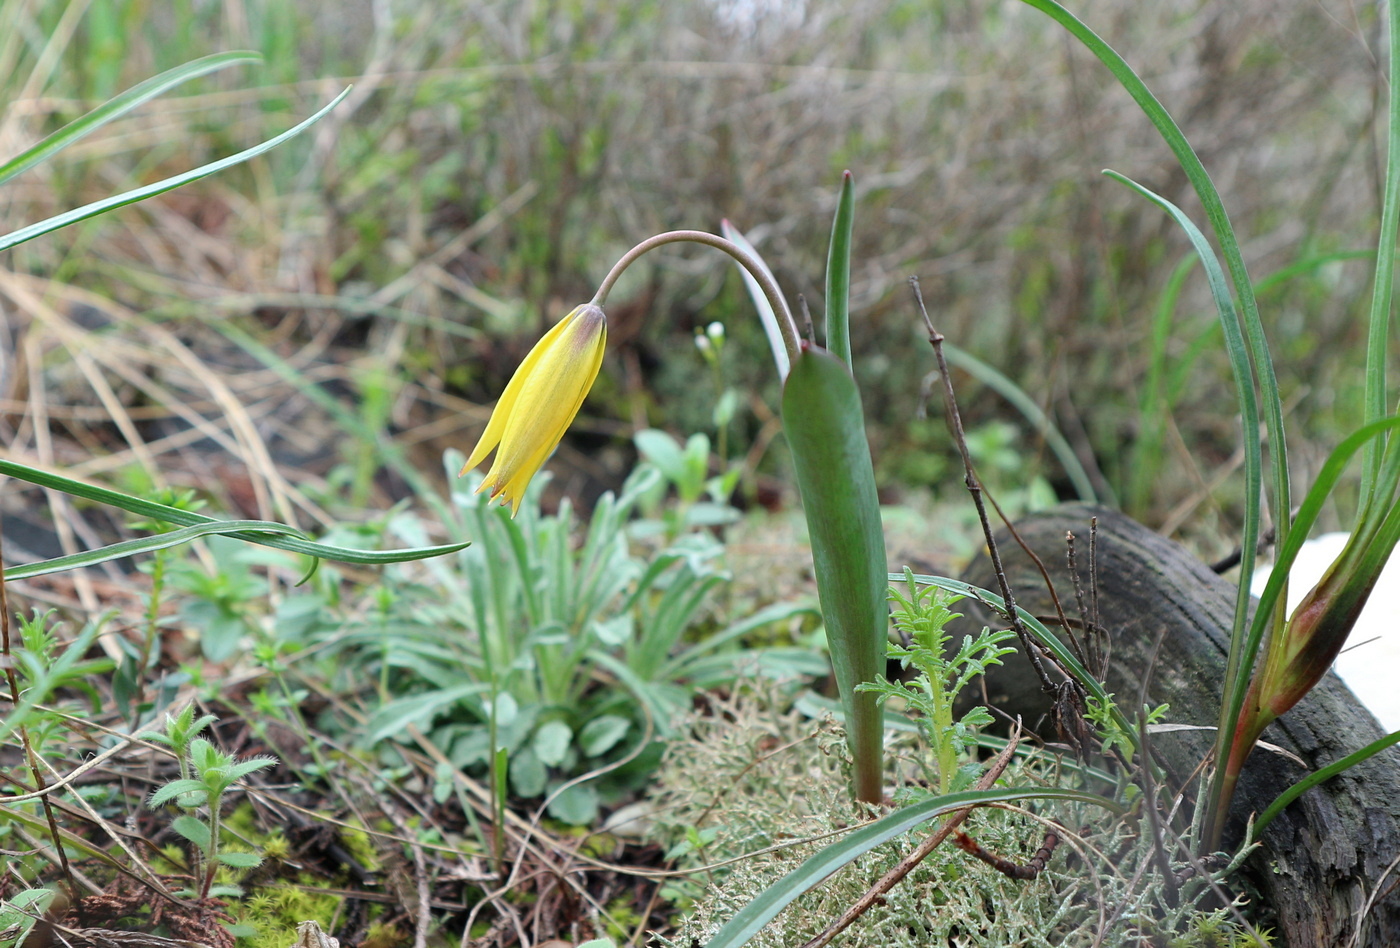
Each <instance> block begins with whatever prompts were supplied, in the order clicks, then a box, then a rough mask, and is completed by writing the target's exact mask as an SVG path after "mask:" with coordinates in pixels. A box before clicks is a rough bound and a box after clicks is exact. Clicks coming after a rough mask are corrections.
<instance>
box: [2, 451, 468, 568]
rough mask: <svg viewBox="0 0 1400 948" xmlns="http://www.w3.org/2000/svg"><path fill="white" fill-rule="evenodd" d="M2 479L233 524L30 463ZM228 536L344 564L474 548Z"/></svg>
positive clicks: (185, 519)
mask: <svg viewBox="0 0 1400 948" xmlns="http://www.w3.org/2000/svg"><path fill="white" fill-rule="evenodd" d="M0 476H6V477H13V478H16V479H18V480H21V481H27V482H28V483H30V484H38V485H39V486H40V487H48V488H52V489H53V490H60V491H63V492H64V493H65V494H71V495H73V496H74V497H82V498H83V499H84V500H91V501H95V502H97V503H99V504H107V505H108V506H111V507H116V508H118V509H119V510H125V511H127V512H129V513H134V514H137V515H138V516H142V517H148V518H150V519H151V520H159V521H160V522H162V523H176V524H180V525H181V526H185V527H194V526H203V525H206V524H224V523H228V522H229V521H226V520H216V519H215V518H213V517H206V516H205V515H204V514H199V513H194V512H193V511H190V510H180V509H179V508H178V507H168V506H166V505H165V504H158V503H155V502H154V501H150V500H144V499H142V498H140V497H133V496H131V495H130V494H123V493H121V492H120V491H115V490H109V489H107V488H105V487H96V486H94V485H92V484H84V483H83V482H82V481H75V480H73V479H72V478H68V477H63V476H62V475H59V474H50V473H48V472H47V471H41V470H39V469H38V468H34V467H30V466H28V465H27V464H16V463H15V462H14V461H5V460H0ZM217 532H223V531H217ZM228 535H229V536H231V537H233V538H234V539H237V540H244V541H246V542H248V543H259V544H262V545H263V546H271V547H276V548H277V549H279V550H287V551H288V552H290V553H304V554H306V555H307V556H316V557H320V558H322V559H327V560H336V561H338V562H342V563H361V564H365V565H369V566H382V565H384V564H386V563H403V562H406V561H408V560H421V559H425V558H427V557H429V556H442V555H443V554H445V553H456V552H457V551H458V550H461V549H465V548H466V547H468V546H470V545H471V544H469V543H450V544H448V545H446V546H426V547H418V548H416V549H409V550H383V551H375V550H356V549H352V548H350V547H343V546H331V545H329V544H325V543H315V542H313V541H311V540H303V539H300V538H299V537H294V536H290V537H289V536H279V535H278V534H276V533H266V532H261V531H239V532H236V533H230V534H228ZM7 578H8V577H7Z"/></svg>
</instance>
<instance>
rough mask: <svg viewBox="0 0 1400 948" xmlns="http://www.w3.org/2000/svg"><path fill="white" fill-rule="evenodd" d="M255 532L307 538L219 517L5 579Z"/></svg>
mask: <svg viewBox="0 0 1400 948" xmlns="http://www.w3.org/2000/svg"><path fill="white" fill-rule="evenodd" d="M254 532H256V533H269V534H277V533H280V534H283V535H286V536H295V537H300V538H301V539H306V537H305V536H304V535H303V534H302V532H301V531H300V530H296V529H294V528H292V527H289V526H287V525H286V524H285V523H274V522H273V521H271V520H220V521H216V522H214V523H205V524H200V525H199V526H195V527H184V528H182V529H179V530H172V531H171V532H169V533H157V534H155V535H153V536H148V537H140V538H138V539H135V540H123V541H122V542H120V543H113V544H111V545H109V546H104V547H100V548H98V549H96V550H85V551H83V552H82V553H74V554H72V555H71V556H58V557H55V558H53V559H51V560H41V561H39V562H37V563H25V564H24V565H22V566H9V567H6V568H5V579H6V580H11V579H28V578H29V577H31V576H44V575H46V574H48V573H61V572H63V571H64V570H68V569H79V568H81V567H84V566H96V565H97V564H98V563H106V562H108V561H110V560H119V559H121V558H122V557H125V556H139V555H141V554H142V553H153V552H155V551H156V550H165V549H169V548H170V547H172V546H179V545H180V544H182V543H189V542H190V541H191V540H197V539H199V538H200V537H207V536H214V535H218V534H222V535H233V534H239V533H254Z"/></svg>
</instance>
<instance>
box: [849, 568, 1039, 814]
mask: <svg viewBox="0 0 1400 948" xmlns="http://www.w3.org/2000/svg"><path fill="white" fill-rule="evenodd" d="M904 581H905V583H906V584H907V587H908V595H907V596H905V595H903V594H901V593H900V591H899V589H898V588H896V587H894V586H891V587H890V602H892V603H894V610H893V612H894V621H895V626H896V628H898V629H899V631H900V632H901V633H902V635H903V637H904V638H905V640H906V641H908V643H909V644H908V645H900V644H891V645H890V647H889V654H890V656H891V657H893V658H898V659H899V660H900V661H901V662H902V663H903V665H904V667H905V668H910V669H913V670H914V671H916V672H918V675H917V677H915V678H914V679H913V680H912V681H907V682H906V681H890V680H888V679H886V678H883V677H881V678H879V679H878V680H876V681H875V682H873V683H869V684H863V685H860V686H858V688H857V690H859V691H868V692H874V693H875V694H877V695H879V696H880V698H879V700H880V701H881V702H882V703H883V702H884V701H886V700H888V699H889V698H891V697H895V696H897V697H899V698H902V699H903V700H904V702H905V703H906V705H907V706H908V707H909V708H910V709H911V710H913V711H916V712H918V713H919V715H920V720H919V725H920V728H921V729H922V731H923V733H924V736H925V738H926V739H927V740H928V742H929V745H930V746H931V747H932V748H933V752H934V760H935V761H936V763H937V767H938V773H937V775H936V780H937V786H938V792H939V793H940V794H946V793H956V792H958V791H960V790H966V789H967V788H968V787H970V786H971V785H972V781H973V780H974V779H975V777H976V775H977V769H978V766H977V762H976V761H975V760H974V761H971V762H970V763H967V764H963V763H962V761H963V758H964V755H965V754H966V753H967V751H968V749H969V748H972V747H974V746H976V744H977V732H978V730H979V729H980V728H983V727H986V726H987V725H988V724H991V723H992V716H991V715H990V714H988V713H987V709H986V708H984V707H982V706H981V705H978V706H977V707H975V708H972V709H971V710H969V711H968V712H967V713H966V714H964V715H963V716H962V717H961V718H960V719H958V720H956V721H955V720H954V719H953V703H954V702H955V701H956V700H957V697H958V693H959V692H961V691H962V689H963V688H964V687H966V685H967V684H968V682H970V681H971V680H972V679H973V678H975V677H976V676H978V675H980V674H982V673H984V672H985V671H986V670H987V669H988V668H990V667H991V666H992V665H1000V664H1001V657H1002V656H1003V655H1008V654H1011V653H1012V652H1015V651H1016V650H1015V649H1014V648H1010V647H1007V646H1003V645H1002V644H1001V643H1002V642H1005V641H1006V640H1007V639H1011V638H1015V633H1014V632H1012V631H1011V630H1010V629H998V630H997V631H995V632H994V631H991V630H989V629H983V630H982V632H981V634H979V635H978V636H977V637H976V638H973V637H972V636H970V635H965V636H963V640H962V645H961V646H959V648H958V650H957V652H955V653H954V654H953V655H952V656H951V657H950V656H949V655H948V653H947V646H948V643H949V640H950V639H951V636H950V635H949V634H948V633H947V632H946V631H945V630H944V627H945V626H946V625H947V624H948V623H949V622H951V621H952V620H953V619H955V618H959V614H958V613H955V612H953V611H951V610H950V609H949V608H948V607H949V606H951V605H952V604H953V603H955V602H957V601H958V599H960V598H961V597H960V596H954V595H952V594H949V593H945V592H943V591H942V590H939V589H937V588H935V587H932V586H924V587H922V588H921V587H920V586H919V584H918V581H917V580H915V578H914V573H913V571H912V570H910V569H909V568H908V567H905V570H904Z"/></svg>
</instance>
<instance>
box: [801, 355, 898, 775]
mask: <svg viewBox="0 0 1400 948" xmlns="http://www.w3.org/2000/svg"><path fill="white" fill-rule="evenodd" d="M782 411H783V430H784V432H785V433H786V434H787V440H788V446H789V447H790V448H791V450H792V459H793V467H794V469H795V472H796V475H797V485H798V489H799V490H800V491H801V493H802V507H803V509H804V511H805V512H806V514H807V532H808V534H809V536H810V538H811V544H812V565H813V568H814V571H815V574H816V579H817V590H818V593H819V595H820V597H821V610H822V619H823V621H824V622H825V624H826V636H827V643H828V645H829V647H830V649H831V663H832V665H833V667H834V668H835V671H836V684H837V687H838V688H839V689H840V692H841V703H842V705H843V707H844V708H845V711H846V740H847V742H848V743H849V745H850V748H851V753H852V755H853V756H854V757H855V782H856V785H855V794H856V797H857V799H860V800H866V801H869V802H878V801H879V800H880V796H881V738H882V734H883V732H882V729H881V719H880V711H879V707H878V705H877V702H876V695H874V694H872V693H870V692H861V693H857V691H856V685H858V684H860V683H861V682H865V681H874V680H875V676H876V675H878V674H880V673H881V672H883V671H884V662H885V644H886V629H887V627H888V624H889V612H888V609H887V608H886V605H885V592H886V588H887V584H886V580H885V576H886V573H887V568H886V564H885V535H884V530H883V529H882V528H881V525H880V502H879V499H878V498H877V496H876V494H875V470H874V467H873V466H872V465H871V462H870V446H869V444H867V442H866V439H865V418H864V415H863V413H862V411H861V403H860V392H859V391H858V390H857V389H856V382H855V379H854V378H853V377H852V376H851V373H850V370H849V369H847V368H846V365H845V363H843V362H841V361H840V360H839V359H837V358H836V357H835V356H833V355H832V354H831V353H829V352H827V351H826V350H825V349H819V348H816V347H810V346H809V347H805V348H804V349H803V351H802V353H801V355H799V356H798V358H797V360H796V361H795V362H794V363H793V366H792V371H791V372H790V373H789V374H788V377H787V382H786V384H785V385H784V386H783V408H782Z"/></svg>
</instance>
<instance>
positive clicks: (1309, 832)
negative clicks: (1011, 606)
mask: <svg viewBox="0 0 1400 948" xmlns="http://www.w3.org/2000/svg"><path fill="white" fill-rule="evenodd" d="M1090 517H1097V518H1098V536H1097V559H1096V568H1097V581H1098V590H1099V600H1098V601H1099V620H1100V624H1101V625H1103V626H1104V627H1106V628H1107V629H1108V631H1109V638H1110V641H1111V643H1112V651H1111V656H1110V661H1109V670H1108V675H1107V687H1108V690H1109V691H1110V692H1112V693H1114V694H1116V695H1117V698H1118V701H1119V703H1120V705H1121V706H1122V707H1124V708H1125V709H1133V708H1136V707H1137V706H1139V705H1140V704H1141V703H1143V702H1147V703H1149V704H1151V705H1153V706H1156V705H1158V704H1161V703H1164V702H1165V703H1169V704H1170V705H1171V711H1170V713H1169V714H1168V716H1167V719H1168V720H1169V721H1171V722H1174V723H1180V724H1192V725H1209V726H1214V725H1215V723H1216V715H1217V713H1218V708H1219V701H1220V694H1221V685H1222V681H1223V678H1224V669H1225V656H1226V652H1227V650H1228V646H1229V628H1230V624H1231V620H1232V617H1233V614H1234V597H1235V587H1234V584H1233V583H1232V582H1230V581H1228V580H1226V579H1224V578H1222V577H1220V576H1218V575H1216V574H1215V573H1213V572H1211V570H1210V569H1209V568H1207V567H1206V566H1205V565H1204V564H1202V563H1201V562H1200V561H1199V560H1197V559H1196V558H1195V557H1193V556H1192V555H1191V554H1190V553H1189V552H1188V551H1187V550H1186V549H1185V548H1184V547H1182V546H1180V545H1179V544H1177V543H1174V542H1172V541H1170V540H1167V539H1165V538H1163V537H1160V536H1158V535H1157V534H1155V533H1153V532H1151V531H1150V530H1148V529H1147V528H1145V527H1143V526H1141V525H1140V524H1138V523H1136V522H1134V521H1133V520H1132V519H1130V518H1128V517H1126V516H1125V515H1123V514H1121V513H1117V512H1115V511H1112V510H1108V509H1106V508H1097V507H1088V506H1085V505H1067V506H1065V507H1061V508H1058V509H1056V510H1054V511H1051V512H1047V513H1044V514H1038V515H1035V516H1033V517H1030V518H1028V519H1026V520H1025V521H1023V522H1021V523H1018V524H1017V530H1018V532H1019V533H1020V534H1021V536H1022V537H1023V539H1024V540H1025V541H1026V543H1027V545H1029V546H1030V547H1031V549H1033V550H1035V552H1036V554H1037V555H1038V556H1039V557H1040V559H1041V560H1042V561H1043V562H1044V564H1045V566H1046V568H1047V569H1048V570H1049V572H1050V575H1051V577H1052V579H1053V581H1054V584H1055V586H1056V589H1057V591H1058V594H1059V596H1060V599H1061V601H1062V603H1063V605H1064V609H1065V612H1066V614H1067V615H1069V616H1071V617H1076V616H1077V614H1078V612H1077V609H1076V607H1075V599H1074V587H1073V584H1072V583H1071V581H1070V579H1069V570H1068V566H1067V564H1066V557H1065V534H1066V532H1067V531H1073V532H1074V533H1075V535H1076V538H1077V540H1076V559H1077V561H1078V563H1079V568H1080V571H1081V573H1083V572H1084V571H1085V570H1086V569H1087V562H1088V532H1089V519H1090ZM998 543H999V546H1000V549H1001V554H1002V557H1003V560H1004V561H1005V564H1006V569H1007V575H1008V577H1009V579H1010V580H1011V584H1012V589H1013V590H1014V591H1015V593H1016V595H1017V596H1018V597H1019V604H1020V605H1021V607H1022V608H1024V609H1027V610H1028V611H1030V612H1031V613H1033V614H1035V615H1038V616H1053V614H1054V610H1053V608H1052V604H1051V600H1050V598H1049V596H1048V594H1047V592H1046V588H1045V583H1044V580H1043V579H1042V578H1041V575H1040V573H1039V571H1038V570H1037V569H1036V568H1035V567H1034V565H1033V564H1032V563H1031V561H1030V559H1029V558H1028V557H1027V556H1026V555H1025V553H1024V552H1023V551H1022V550H1021V549H1020V548H1019V547H1018V546H1017V545H1016V543H1015V542H1014V541H1013V540H1011V539H1010V538H1009V537H1008V536H1005V535H1003V536H1002V537H1001V538H1000V539H999V540H998ZM964 579H965V580H966V581H968V582H971V583H974V584H976V585H979V586H983V587H986V588H989V589H993V590H995V589H996V588H997V587H996V586H995V585H994V583H993V577H992V574H991V568H990V565H989V564H988V562H987V561H986V559H985V558H983V559H982V560H980V561H979V562H977V563H974V564H973V565H972V566H971V567H970V568H969V570H968V572H967V573H966V574H965V576H964ZM959 609H960V610H961V611H964V612H966V613H968V619H969V620H970V621H973V622H977V623H981V624H985V623H987V622H989V621H990V618H991V617H990V616H989V614H988V613H987V612H985V611H983V609H982V607H980V606H978V605H977V604H975V603H970V602H968V601H964V602H963V603H961V604H959ZM1001 624H1002V625H1004V623H1001ZM1047 625H1051V627H1052V628H1053V627H1054V624H1053V623H1051V622H1047ZM986 687H987V696H988V698H989V699H990V701H991V702H992V703H994V704H995V705H996V706H998V707H1000V708H1002V709H1003V710H1006V711H1008V712H1010V713H1012V714H1020V715H1022V717H1023V718H1024V719H1025V720H1026V721H1036V720H1038V719H1042V718H1043V717H1044V713H1045V712H1046V711H1047V710H1048V708H1049V704H1050V702H1049V699H1048V698H1046V697H1045V695H1044V694H1043V693H1042V692H1041V687H1040V683H1039V681H1038V680H1037V679H1036V677H1035V675H1034V672H1033V671H1031V669H1030V667H1029V662H1026V661H1023V660H1021V659H1019V658H1016V657H1011V658H1010V660H1009V663H1008V666H1007V667H1006V668H1005V669H1004V670H1001V669H999V670H997V674H995V675H994V676H989V679H988V681H987V683H986ZM1397 687H1400V682H1397ZM1382 734H1383V732H1382V731H1381V729H1380V726H1379V725H1378V724H1377V723H1376V720H1375V718H1374V717H1372V716H1371V714H1370V713H1369V712H1368V711H1367V710H1366V709H1365V708H1364V707H1363V706H1362V705H1361V704H1360V703H1359V702H1358V701H1357V699H1356V698H1355V697H1354V696H1353V695H1352V694H1351V692H1350V691H1348V690H1347V688H1346V686H1345V685H1344V684H1343V683H1342V682H1341V680H1340V679H1339V678H1337V677H1336V676H1335V675H1333V674H1331V673H1329V674H1328V675H1327V676H1326V677H1325V678H1324V679H1323V680H1322V682H1321V683H1320V684H1319V685H1318V686H1317V688H1315V689H1314V690H1313V692H1312V693H1311V694H1309V695H1308V696H1307V697H1306V698H1304V699H1303V700H1302V701H1301V702H1300V703H1299V704H1298V705H1297V706H1296V707H1295V708H1294V709H1293V710H1292V711H1290V712H1289V713H1288V714H1285V715H1284V716H1283V717H1282V718H1280V719H1279V720H1278V721H1277V722H1275V723H1274V724H1273V725H1271V726H1270V727H1269V728H1268V729H1267V730H1266V731H1265V732H1264V736H1263V739H1264V740H1265V741H1268V742H1270V743H1273V744H1276V745H1278V746H1280V747H1282V748H1284V749H1285V750H1287V751H1290V752H1291V753H1293V754H1295V755H1297V756H1298V757H1300V758H1302V759H1303V760H1304V761H1306V762H1307V765H1308V766H1307V768H1306V769H1305V768H1303V767H1300V766H1299V765H1298V764H1297V763H1296V762H1295V761H1290V760H1288V759H1287V758H1285V757H1283V756H1281V755H1279V754H1276V753H1271V752H1269V751H1266V750H1263V749H1256V750H1255V752H1254V754H1253V756H1252V757H1251V758H1250V759H1249V761H1248V763H1247V765H1246V773H1245V775H1244V777H1243V779H1242V780H1241V782H1240V786H1239V791H1238V793H1237V795H1236V797H1235V802H1234V807H1233V810H1232V816H1231V820H1230V823H1229V824H1228V826H1227V833H1226V836H1227V841H1228V842H1231V843H1232V844H1235V843H1238V841H1239V840H1240V839H1241V838H1242V835H1243V828H1244V818H1245V817H1246V816H1247V815H1248V814H1249V813H1251V812H1255V813H1257V812H1259V811H1261V810H1262V809H1263V808H1264V807H1266V806H1268V804H1269V803H1270V802H1272V801H1273V800H1274V799H1275V797H1277V796H1278V794H1279V793H1280V792H1281V791H1282V790H1284V789H1285V788H1287V787H1288V786H1289V785H1291V784H1292V783H1294V782H1296V781H1297V780H1298V779H1300V778H1302V777H1304V776H1306V775H1307V773H1309V772H1310V771H1311V770H1314V769H1317V768H1319V767H1322V766H1325V765H1327V764H1330V763H1332V762H1333V761H1335V760H1337V759H1339V758H1341V757H1343V756H1345V755H1347V754H1349V753H1351V752H1353V751H1355V750H1357V749H1358V748H1360V747H1362V746H1364V745H1365V744H1367V743H1369V742H1371V741H1373V740H1375V739H1376V738H1379V737H1381V736H1382ZM1212 740H1213V732H1210V731H1173V732H1169V733H1161V734H1158V735H1156V736H1155V739H1154V740H1153V742H1152V743H1153V750H1154V751H1155V752H1156V753H1157V754H1158V755H1159V756H1160V758H1161V759H1162V760H1163V762H1164V763H1165V764H1166V765H1167V768H1168V770H1169V772H1172V773H1174V774H1176V775H1177V778H1176V779H1177V783H1176V784H1175V785H1174V786H1173V789H1176V788H1177V787H1179V786H1180V785H1181V784H1182V783H1183V782H1184V781H1185V780H1186V778H1187V777H1188V776H1189V775H1190V774H1191V772H1192V771H1193V770H1194V769H1195V768H1196V767H1197V765H1198V764H1200V763H1201V761H1202V760H1204V759H1205V757H1206V756H1207V754H1208V753H1209V751H1210V747H1211V743H1212ZM1262 842H1263V846H1262V848H1261V849H1260V851H1259V852H1258V853H1257V854H1256V855H1255V857H1254V858H1252V859H1251V861H1250V862H1249V864H1248V865H1247V866H1246V869H1245V872H1246V875H1247V876H1248V881H1249V883H1250V884H1251V885H1252V887H1253V888H1254V890H1255V891H1256V892H1258V893H1259V895H1260V897H1261V899H1262V900H1263V902H1264V903H1265V905H1264V906H1262V908H1263V909H1264V910H1265V912H1266V913H1267V915H1268V924H1271V925H1273V926H1275V929H1276V931H1275V933H1276V935H1278V936H1282V939H1283V941H1284V942H1285V943H1286V944H1287V945H1290V946H1292V948H1321V946H1332V945H1336V946H1345V945H1351V944H1353V938H1354V937H1355V932H1356V926H1357V924H1358V922H1359V921H1360V919H1361V916H1362V913H1363V910H1364V909H1365V907H1366V905H1367V900H1368V898H1369V897H1370V896H1371V895H1372V893H1373V891H1374V890H1375V888H1376V886H1377V885H1379V886H1381V887H1382V888H1381V891H1382V892H1386V890H1387V889H1389V888H1390V887H1391V886H1392V885H1393V884H1394V883H1395V881H1396V876H1395V875H1394V874H1392V875H1391V876H1389V877H1388V878H1386V879H1384V880H1383V879H1382V874H1383V873H1384V872H1385V870H1386V868H1387V866H1389V865H1390V863H1391V861H1392V860H1393V859H1395V857H1396V854H1397V853H1400V747H1391V748H1388V749H1387V750H1385V751H1382V752H1381V753H1380V754H1379V755H1377V756H1376V757H1373V758H1371V760H1369V761H1366V762H1365V763H1363V764H1361V765H1359V766H1357V767H1355V768H1353V769H1351V770H1349V771H1347V772H1346V773H1343V774H1341V775H1339V776H1337V777H1334V778H1333V779H1331V780H1329V781H1327V782H1325V783H1324V784H1322V785H1320V786H1319V787H1316V788H1314V789H1312V790H1310V791H1309V792H1308V793H1306V794H1304V795H1303V796H1302V797H1301V798H1299V799H1298V800H1296V801H1295V802H1294V803H1292V804H1291V805H1290V806H1289V807H1288V808H1287V809H1285V810H1284V811H1283V813H1282V814H1280V816H1279V817H1278V818H1277V819H1275V820H1274V821H1273V823H1272V824H1271V825H1270V826H1269V827H1268V828H1267V829H1266V831H1265V833H1264V837H1263V840H1262ZM1355 944H1358V945H1364V946H1367V948H1391V946H1396V945H1400V891H1396V890H1391V891H1389V892H1388V893H1386V894H1384V896H1383V897H1381V898H1379V899H1377V900H1376V902H1375V904H1374V905H1372V906H1371V907H1370V909H1369V911H1368V912H1367V913H1366V915H1365V920H1364V924H1363V932H1362V935H1361V938H1360V940H1359V941H1356V942H1355Z"/></svg>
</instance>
